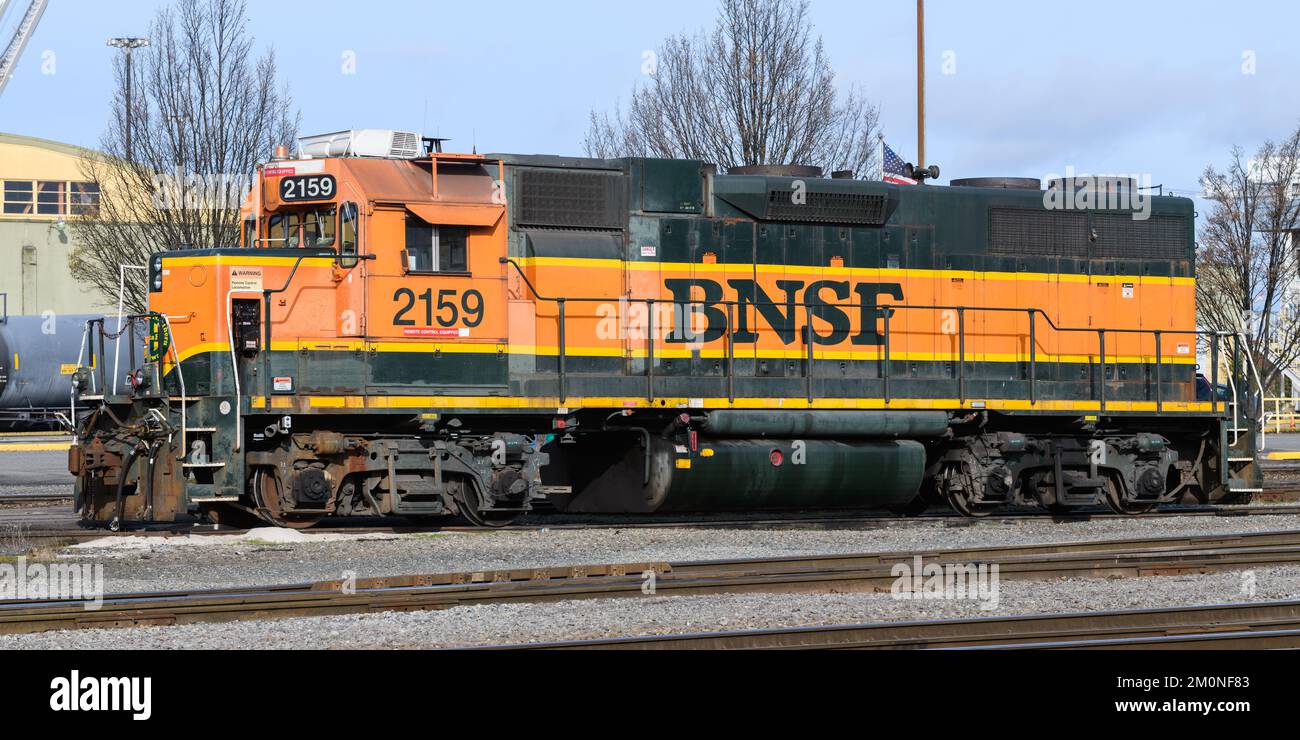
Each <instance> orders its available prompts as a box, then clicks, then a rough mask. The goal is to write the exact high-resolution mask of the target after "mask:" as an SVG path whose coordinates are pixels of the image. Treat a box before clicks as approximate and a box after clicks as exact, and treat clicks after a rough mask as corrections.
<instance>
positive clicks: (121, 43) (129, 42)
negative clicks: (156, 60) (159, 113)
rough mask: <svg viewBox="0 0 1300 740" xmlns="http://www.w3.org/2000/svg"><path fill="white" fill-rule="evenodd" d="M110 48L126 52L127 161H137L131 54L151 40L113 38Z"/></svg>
mask: <svg viewBox="0 0 1300 740" xmlns="http://www.w3.org/2000/svg"><path fill="white" fill-rule="evenodd" d="M108 45H109V46H114V47H117V48H118V49H123V50H125V51H126V159H127V161H128V162H132V161H135V150H134V149H133V148H132V146H131V135H132V133H133V129H134V128H135V110H134V109H133V108H132V107H131V52H133V51H135V50H136V49H139V48H140V47H142V46H148V45H149V39H147V38H142V37H138V36H126V37H118V38H111V39H109V40H108Z"/></svg>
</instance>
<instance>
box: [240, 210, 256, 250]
mask: <svg viewBox="0 0 1300 740" xmlns="http://www.w3.org/2000/svg"><path fill="white" fill-rule="evenodd" d="M256 229H257V222H256V221H254V220H253V219H252V218H251V217H250V218H246V219H244V230H243V236H244V246H245V247H256V246H257V244H256V243H255V242H256V241H257V231H256Z"/></svg>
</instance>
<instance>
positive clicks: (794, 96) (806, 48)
mask: <svg viewBox="0 0 1300 740" xmlns="http://www.w3.org/2000/svg"><path fill="white" fill-rule="evenodd" d="M646 71H647V74H648V75H649V79H650V82H649V84H648V85H647V86H645V87H643V88H639V89H636V90H634V91H633V93H632V101H631V104H630V106H629V108H628V111H627V113H626V115H625V114H623V113H622V112H621V111H620V110H618V109H617V108H616V109H615V111H614V112H613V113H612V114H611V113H596V112H595V111H593V112H592V113H591V124H590V128H589V129H588V132H587V136H586V139H585V141H584V142H583V143H584V148H585V149H586V152H587V155H588V156H593V157H617V156H656V157H677V158H685V159H701V160H704V161H706V162H712V163H714V164H718V165H720V166H722V167H724V168H731V167H736V166H740V165H755V164H811V165H817V166H820V167H822V168H823V169H824V170H827V171H834V170H853V171H854V172H855V173H856V174H857V175H858V176H866V175H869V174H870V173H871V172H872V170H873V169H874V165H875V163H876V160H877V150H878V145H877V141H876V131H877V126H878V122H879V121H878V119H879V116H878V111H877V110H876V108H875V107H874V106H873V105H871V104H870V103H869V102H868V101H867V100H866V98H865V97H863V95H862V94H861V92H860V91H858V90H855V89H849V90H847V91H844V92H841V91H839V90H837V88H836V85H835V73H834V72H833V71H832V70H831V65H830V60H829V59H827V57H826V52H825V49H823V47H822V42H821V38H820V37H816V38H814V35H813V28H812V23H811V21H810V20H809V18H808V3H807V2H806V0H722V4H721V8H720V9H719V12H718V19H717V22H716V25H715V26H714V29H713V33H712V34H711V35H709V36H705V35H704V34H703V33H701V34H699V35H696V36H686V35H679V36H671V37H669V38H668V39H667V40H666V41H664V44H663V46H662V47H661V48H660V49H659V50H658V52H656V54H655V57H654V58H653V59H652V60H650V61H648V62H647V69H646Z"/></svg>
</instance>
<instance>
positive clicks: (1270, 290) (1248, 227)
mask: <svg viewBox="0 0 1300 740" xmlns="http://www.w3.org/2000/svg"><path fill="white" fill-rule="evenodd" d="M1298 182H1300V130H1297V131H1296V132H1295V133H1293V134H1291V135H1290V136H1289V137H1288V138H1287V139H1286V140H1285V141H1282V142H1280V143H1275V142H1272V141H1269V142H1265V143H1264V144H1263V145H1262V146H1261V147H1260V148H1259V151H1257V152H1256V153H1255V156H1254V158H1253V159H1249V160H1248V159H1247V158H1246V155H1245V153H1244V152H1243V151H1242V149H1241V148H1240V147H1234V148H1233V150H1232V160H1231V162H1230V163H1229V164H1228V167H1227V169H1226V170H1224V171H1223V172H1220V171H1218V170H1216V169H1215V168H1214V167H1209V168H1207V169H1206V170H1205V174H1204V175H1203V176H1202V177H1201V185H1202V188H1203V190H1204V192H1205V194H1206V197H1207V198H1209V200H1210V201H1211V203H1212V205H1211V206H1210V211H1209V214H1208V215H1207V217H1206V220H1205V224H1204V226H1203V227H1202V228H1201V233H1200V244H1199V247H1198V252H1199V254H1198V256H1197V262H1198V265H1197V282H1196V298H1197V312H1198V314H1199V316H1198V319H1199V322H1200V324H1201V326H1202V327H1203V328H1205V329H1211V330H1215V331H1232V332H1241V333H1242V334H1244V335H1246V338H1247V342H1248V345H1249V350H1250V353H1251V357H1252V358H1253V359H1254V361H1255V365H1256V367H1258V369H1259V373H1260V376H1261V381H1262V383H1263V385H1264V388H1265V389H1272V388H1273V387H1274V384H1275V383H1276V382H1277V381H1278V378H1279V376H1280V374H1281V373H1282V371H1283V370H1285V369H1286V368H1288V367H1290V366H1291V365H1292V364H1293V363H1294V362H1295V361H1296V360H1297V358H1300V312H1298V310H1297V309H1300V305H1297V299H1298V298H1300V295H1297V291H1300V250H1298V249H1297V247H1300V245H1297V244H1296V236H1297V234H1300V198H1297V195H1300V193H1297V191H1296V187H1297V185H1296V184H1297V183H1298Z"/></svg>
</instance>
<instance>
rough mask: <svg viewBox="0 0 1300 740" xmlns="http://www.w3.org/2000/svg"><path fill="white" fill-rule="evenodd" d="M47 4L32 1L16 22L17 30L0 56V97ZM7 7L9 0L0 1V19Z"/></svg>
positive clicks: (47, 1)
mask: <svg viewBox="0 0 1300 740" xmlns="http://www.w3.org/2000/svg"><path fill="white" fill-rule="evenodd" d="M48 4H49V0H32V3H31V5H28V6H27V12H26V13H24V14H23V19H22V20H21V21H19V22H18V30H16V31H14V35H13V38H11V39H10V40H9V45H8V46H6V47H4V56H0V95H3V94H4V91H5V85H8V84H9V78H10V77H12V76H13V73H14V67H15V66H17V64H18V58H19V57H21V56H22V55H23V49H26V48H27V42H28V41H30V40H31V38H32V34H33V33H34V32H35V31H36V24H38V23H40V22H41V15H43V14H44V13H45V6H46V5H48ZM8 5H9V0H0V17H3V16H4V11H5V9H6V8H7V7H8Z"/></svg>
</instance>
